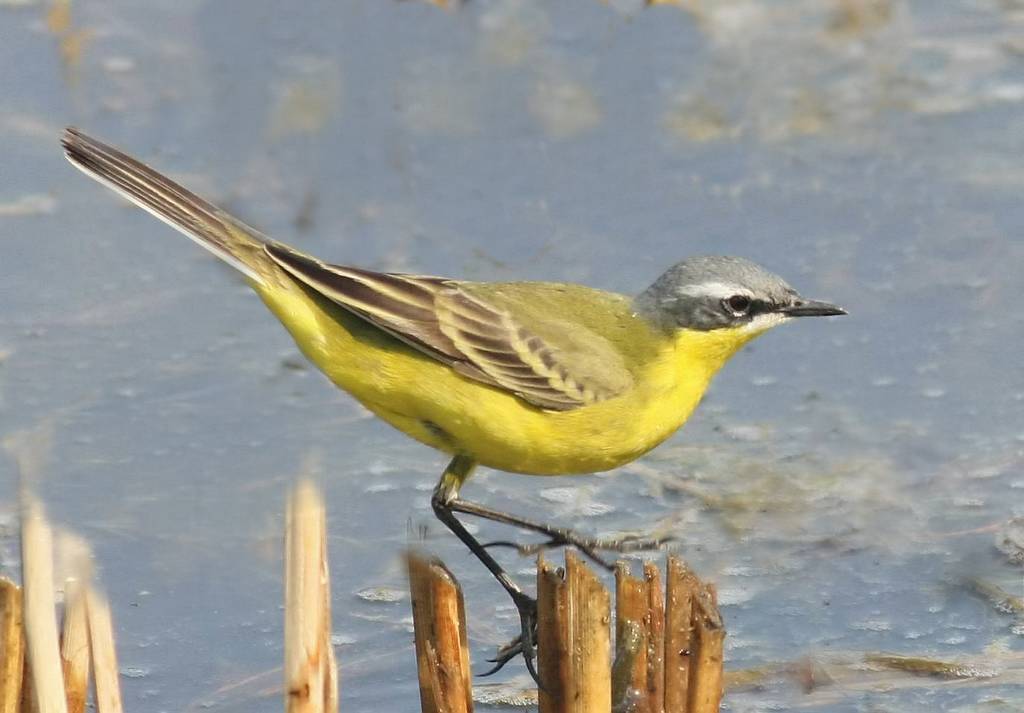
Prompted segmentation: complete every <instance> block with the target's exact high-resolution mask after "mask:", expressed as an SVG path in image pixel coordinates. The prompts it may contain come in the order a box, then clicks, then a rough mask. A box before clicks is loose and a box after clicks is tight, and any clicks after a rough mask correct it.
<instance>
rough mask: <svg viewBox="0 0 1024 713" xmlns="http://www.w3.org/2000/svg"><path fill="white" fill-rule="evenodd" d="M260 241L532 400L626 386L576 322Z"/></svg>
mask: <svg viewBox="0 0 1024 713" xmlns="http://www.w3.org/2000/svg"><path fill="white" fill-rule="evenodd" d="M265 249H266V251H267V254H268V255H270V257H271V258H272V259H273V260H274V261H275V262H276V263H277V264H278V265H280V266H281V267H282V268H283V269H284V270H286V271H287V272H288V273H289V274H290V275H292V276H293V277H294V278H295V279H297V280H299V281H300V282H302V283H304V284H305V285H306V286H308V287H309V288H311V289H313V290H315V291H316V292H318V293H319V294H321V295H323V296H324V297H326V298H327V299H329V300H331V301H332V302H334V303H336V304H338V305H340V306H342V307H344V308H346V309H348V310H350V311H352V312H353V313H355V314H357V315H358V316H360V317H362V318H363V319H365V320H367V321H368V322H370V323H372V324H374V325H376V326H377V327H379V328H380V329H382V330H384V331H385V332H387V333H389V334H391V335H393V336H394V337H396V338H398V339H400V340H402V341H404V342H406V343H407V344H409V345H411V346H413V347H415V348H416V349H419V350H420V351H422V352H424V353H425V354H427V355H429V356H431V357H434V358H435V359H438V360H440V361H442V362H444V363H445V364H448V365H449V366H451V367H452V368H453V369H454V370H455V371H457V372H459V373H460V374H462V375H464V376H467V377H469V378H472V379H476V380H477V381H480V382H483V383H485V384H489V385H491V386H495V387H498V388H500V389H504V390H506V391H509V392H511V393H513V394H515V395H516V396H518V397H519V398H521V399H523V400H524V401H526V402H528V403H530V404H532V405H534V406H537V407H540V408H543V409H549V410H555V411H567V410H571V409H575V408H579V407H581V406H586V405H588V404H592V403H596V402H598V401H604V400H606V399H610V398H613V397H615V396H618V395H619V394H621V393H622V392H624V391H625V390H627V389H628V388H629V387H630V386H631V385H632V376H631V374H630V372H629V371H628V370H627V369H626V368H625V366H624V365H623V363H622V359H621V357H620V356H619V354H618V352H617V350H616V349H615V348H614V345H612V344H611V343H609V342H608V341H607V340H606V339H604V338H603V337H602V336H600V335H598V334H595V333H593V332H590V331H588V330H586V329H585V328H584V327H582V326H579V325H572V327H571V328H567V329H552V324H551V323H550V322H549V323H547V324H546V325H545V324H539V323H537V322H538V319H540V318H538V317H537V316H536V315H535V314H526V313H525V312H524V313H522V314H518V315H517V314H516V310H515V308H514V306H513V305H512V304H508V305H503V304H501V302H502V301H501V300H500V299H494V298H492V299H488V296H487V295H480V294H476V292H477V291H475V290H473V289H470V288H469V287H468V286H467V285H463V284H460V283H459V282H457V281H453V280H446V279H444V278H439V277H425V276H418V275H403V274H396V273H381V272H373V271H370V270H362V269H358V268H352V267H344V266H340V265H328V264H326V263H323V262H321V261H319V260H317V259H315V258H312V257H309V256H307V255H303V254H302V253H299V252H297V251H294V250H292V249H290V248H288V247H286V246H284V245H280V244H277V243H270V244H268V245H267V246H266V248H265ZM564 317H571V315H567V316H564ZM553 320H554V318H553ZM569 324H570V323H566V326H567V327H568V326H569ZM545 327H546V328H545ZM581 330H582V331H581ZM538 332H544V333H545V336H544V337H542V336H541V335H540V334H538ZM560 335H562V336H560ZM583 352H585V353H583Z"/></svg>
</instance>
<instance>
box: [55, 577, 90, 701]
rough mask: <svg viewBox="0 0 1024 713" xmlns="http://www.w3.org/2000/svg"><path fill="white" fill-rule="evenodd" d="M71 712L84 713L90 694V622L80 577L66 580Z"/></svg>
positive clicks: (64, 658)
mask: <svg viewBox="0 0 1024 713" xmlns="http://www.w3.org/2000/svg"><path fill="white" fill-rule="evenodd" d="M60 658H61V668H62V670H63V672H64V688H65V697H66V698H67V702H68V713H84V711H85V706H86V702H87V699H88V697H89V658H90V657H89V622H88V619H87V615H86V603H85V583H84V582H83V581H82V580H81V579H79V578H77V577H69V578H67V579H66V580H65V581H64V625H63V627H62V631H61V639H60Z"/></svg>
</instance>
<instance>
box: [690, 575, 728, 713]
mask: <svg viewBox="0 0 1024 713" xmlns="http://www.w3.org/2000/svg"><path fill="white" fill-rule="evenodd" d="M691 621H692V622H693V631H694V636H693V643H692V646H693V666H692V668H691V669H690V684H689V688H690V690H689V709H688V711H689V713H718V710H719V707H720V706H721V703H722V693H723V675H722V659H723V648H724V645H725V629H724V628H723V626H722V616H721V614H719V612H718V595H717V593H716V591H715V587H714V585H711V584H705V585H703V586H701V587H700V588H699V589H698V590H697V591H696V593H695V595H694V598H693V607H692V613H691Z"/></svg>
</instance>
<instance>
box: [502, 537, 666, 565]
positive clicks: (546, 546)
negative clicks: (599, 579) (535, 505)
mask: <svg viewBox="0 0 1024 713" xmlns="http://www.w3.org/2000/svg"><path fill="white" fill-rule="evenodd" d="M674 539H675V538H674V537H671V536H669V537H661V538H657V539H642V538H639V537H636V536H632V535H630V536H626V537H621V538H615V539H601V538H597V537H584V536H582V535H578V534H576V533H575V532H573V531H572V530H560V531H556V532H553V533H551V536H550V537H549V538H548V539H547V540H545V541H544V542H530V543H525V544H524V543H519V542H512V541H510V540H495V541H493V542H488V543H486V544H484V547H508V548H510V549H514V550H515V551H516V552H518V553H519V554H520V555H522V556H524V557H525V556H530V555H535V554H537V553H539V552H544V551H546V550H550V549H554V548H556V547H575V548H576V549H578V550H579V551H580V552H582V553H583V554H584V555H586V557H587V558H588V559H590V560H591V561H593V562H594V563H595V564H598V565H600V566H601V567H604V568H605V569H607V570H613V569H615V566H614V564H612V563H611V562H609V561H608V560H606V559H605V558H604V557H602V556H601V555H599V554H598V552H599V551H606V552H619V553H628V552H647V551H650V550H656V549H659V548H661V547H662V546H663V545H665V544H667V543H669V542H672V541H673V540H674Z"/></svg>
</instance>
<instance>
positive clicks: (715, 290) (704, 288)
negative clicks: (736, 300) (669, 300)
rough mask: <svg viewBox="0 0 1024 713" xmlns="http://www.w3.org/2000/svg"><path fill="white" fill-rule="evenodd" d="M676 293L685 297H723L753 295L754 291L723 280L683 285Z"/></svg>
mask: <svg viewBox="0 0 1024 713" xmlns="http://www.w3.org/2000/svg"><path fill="white" fill-rule="evenodd" d="M678 294H679V295H681V296H685V297H716V298H718V299H725V298H727V297H732V296H733V295H745V296H747V297H753V296H754V293H752V292H751V291H750V290H748V289H745V288H743V287H739V286H737V285H730V284H727V283H725V282H701V283H700V284H697V285H685V286H683V287H680V288H679V290H678Z"/></svg>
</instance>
